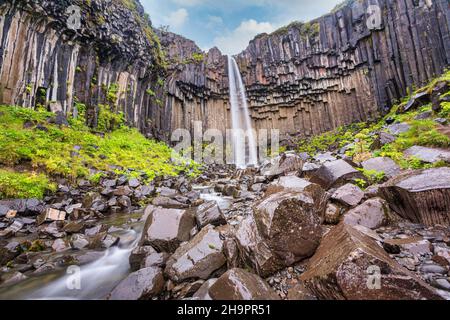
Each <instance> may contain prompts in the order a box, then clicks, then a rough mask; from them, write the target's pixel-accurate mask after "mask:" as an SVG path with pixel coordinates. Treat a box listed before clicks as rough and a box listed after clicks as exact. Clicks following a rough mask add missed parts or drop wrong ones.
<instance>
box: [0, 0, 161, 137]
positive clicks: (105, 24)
mask: <svg viewBox="0 0 450 320" xmlns="http://www.w3.org/2000/svg"><path fill="white" fill-rule="evenodd" d="M73 5H75V6H77V7H71V6H73ZM74 8H75V9H74ZM77 8H79V9H80V11H79V23H78V22H77V14H78V13H77V11H76V10H77ZM77 23H78V24H77ZM0 44H1V46H0V103H3V104H11V105H20V106H23V107H28V108H35V107H36V106H44V107H47V108H48V109H50V110H51V111H54V112H57V111H62V112H64V113H65V114H77V113H78V112H81V110H77V109H80V108H81V107H83V108H85V109H86V112H87V119H88V122H89V124H90V125H92V126H95V122H96V121H97V115H98V109H99V105H102V104H104V105H107V107H108V108H111V109H112V111H115V112H123V113H124V114H125V116H126V118H127V120H128V122H129V123H130V124H131V125H134V126H136V127H138V128H139V129H141V130H142V131H149V130H150V129H151V127H152V123H151V121H150V117H149V109H150V108H152V107H157V106H156V102H155V101H154V100H155V99H152V95H151V94H149V92H152V91H150V90H153V89H155V88H156V87H157V82H158V77H159V75H162V72H161V70H160V69H161V67H160V64H161V63H162V61H161V60H162V58H161V54H160V50H159V44H158V39H157V37H156V36H155V35H154V34H153V30H152V28H151V24H150V21H149V20H148V17H146V15H145V14H144V10H143V8H142V7H141V5H140V4H139V2H137V1H127V2H122V0H111V1H102V0H91V1H83V0H79V1H41V0H39V1H30V0H16V1H6V2H3V1H2V4H1V5H0ZM152 88H153V89H152ZM149 89H150V90H149ZM155 90H156V89H155Z"/></svg>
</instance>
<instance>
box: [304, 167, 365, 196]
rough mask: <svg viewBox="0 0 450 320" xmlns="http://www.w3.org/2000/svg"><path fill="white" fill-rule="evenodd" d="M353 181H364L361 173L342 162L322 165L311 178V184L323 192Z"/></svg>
mask: <svg viewBox="0 0 450 320" xmlns="http://www.w3.org/2000/svg"><path fill="white" fill-rule="evenodd" d="M355 179H364V176H363V174H362V173H361V172H359V171H358V170H356V169H355V168H353V167H352V166H351V165H349V164H348V163H347V162H346V161H344V160H336V161H332V162H327V163H325V164H323V165H322V166H321V167H320V169H319V170H317V172H316V173H315V174H314V175H313V176H312V177H311V180H310V181H311V182H312V183H317V184H318V185H320V186H321V187H322V188H324V189H325V190H328V189H330V188H332V187H339V186H342V185H344V184H346V183H347V182H351V181H353V180H355Z"/></svg>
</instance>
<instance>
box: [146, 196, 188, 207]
mask: <svg viewBox="0 0 450 320" xmlns="http://www.w3.org/2000/svg"><path fill="white" fill-rule="evenodd" d="M152 204H153V205H154V206H157V207H163V208H169V209H183V208H187V207H189V206H188V205H187V204H185V203H181V202H178V201H177V200H174V199H171V198H168V197H161V196H158V197H156V198H154V199H153V201H152Z"/></svg>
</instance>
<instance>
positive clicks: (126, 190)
mask: <svg viewBox="0 0 450 320" xmlns="http://www.w3.org/2000/svg"><path fill="white" fill-rule="evenodd" d="M132 194H133V190H132V189H131V188H130V187H128V186H120V187H118V188H117V189H116V190H114V195H115V196H118V197H121V196H127V197H128V196H131V195H132Z"/></svg>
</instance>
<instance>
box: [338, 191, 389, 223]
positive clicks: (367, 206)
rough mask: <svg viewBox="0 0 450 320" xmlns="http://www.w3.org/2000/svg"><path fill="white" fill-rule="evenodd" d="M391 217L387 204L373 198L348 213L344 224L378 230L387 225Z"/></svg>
mask: <svg viewBox="0 0 450 320" xmlns="http://www.w3.org/2000/svg"><path fill="white" fill-rule="evenodd" d="M390 216H391V215H390V209H389V206H388V204H387V202H386V201H384V200H383V199H380V198H372V199H369V200H367V201H366V202H364V203H363V204H361V205H359V206H357V207H356V208H354V209H352V210H350V211H349V212H347V213H346V214H345V216H344V223H346V224H348V225H352V226H355V225H362V226H364V227H366V228H369V229H377V228H379V227H381V226H383V225H386V224H387V223H388V222H389V220H390Z"/></svg>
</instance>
